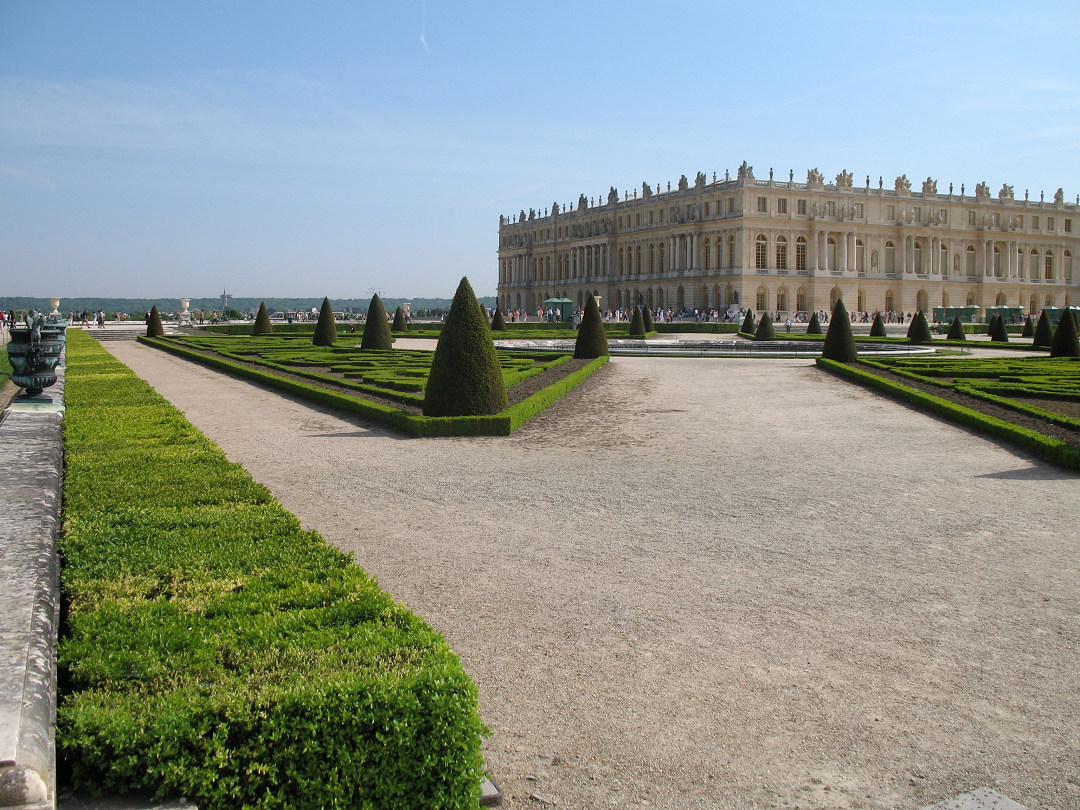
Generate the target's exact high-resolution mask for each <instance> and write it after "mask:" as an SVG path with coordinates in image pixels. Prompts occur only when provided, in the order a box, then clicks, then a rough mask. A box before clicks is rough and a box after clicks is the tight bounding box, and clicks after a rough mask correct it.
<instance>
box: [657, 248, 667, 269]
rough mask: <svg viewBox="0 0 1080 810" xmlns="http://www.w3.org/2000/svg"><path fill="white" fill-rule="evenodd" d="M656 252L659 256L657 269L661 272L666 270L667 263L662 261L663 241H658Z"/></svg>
mask: <svg viewBox="0 0 1080 810" xmlns="http://www.w3.org/2000/svg"><path fill="white" fill-rule="evenodd" d="M657 253H658V255H659V257H660V269H659V272H661V273H663V272H664V271H665V270H667V265H666V264H665V263H664V243H663V242H661V243H660V247H659V249H658V250H657Z"/></svg>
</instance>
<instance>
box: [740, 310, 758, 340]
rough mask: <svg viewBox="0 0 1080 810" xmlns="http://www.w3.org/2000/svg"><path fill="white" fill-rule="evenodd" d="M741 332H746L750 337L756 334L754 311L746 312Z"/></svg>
mask: <svg viewBox="0 0 1080 810" xmlns="http://www.w3.org/2000/svg"><path fill="white" fill-rule="evenodd" d="M739 331H740V332H745V333H746V334H748V335H752V334H754V332H755V331H756V329H755V327H754V310H752V309H748V310H746V317H745V318H743V321H742V328H741V329H740V330H739Z"/></svg>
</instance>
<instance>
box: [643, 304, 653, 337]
mask: <svg viewBox="0 0 1080 810" xmlns="http://www.w3.org/2000/svg"><path fill="white" fill-rule="evenodd" d="M641 320H642V322H643V323H644V324H645V331H646V332H655V331H656V324H655V323H653V319H652V310H651V309H649V308H648V307H643V308H642V310H641Z"/></svg>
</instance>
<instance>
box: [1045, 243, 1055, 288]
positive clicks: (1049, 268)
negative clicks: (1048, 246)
mask: <svg viewBox="0 0 1080 810" xmlns="http://www.w3.org/2000/svg"><path fill="white" fill-rule="evenodd" d="M1043 269H1044V275H1043V278H1045V279H1046V280H1047V281H1050V280H1051V279H1053V277H1054V254H1053V253H1051V252H1050V251H1049V250H1048V251H1046V256H1045V257H1044V260H1043Z"/></svg>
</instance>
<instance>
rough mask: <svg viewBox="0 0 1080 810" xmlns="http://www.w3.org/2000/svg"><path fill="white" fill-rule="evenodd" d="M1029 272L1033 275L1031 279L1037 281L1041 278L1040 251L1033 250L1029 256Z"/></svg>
mask: <svg viewBox="0 0 1080 810" xmlns="http://www.w3.org/2000/svg"><path fill="white" fill-rule="evenodd" d="M1028 271H1029V272H1030V273H1031V277H1032V278H1034V279H1037V278H1038V277H1039V251H1037V250H1032V251H1031V253H1029V254H1028Z"/></svg>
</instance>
